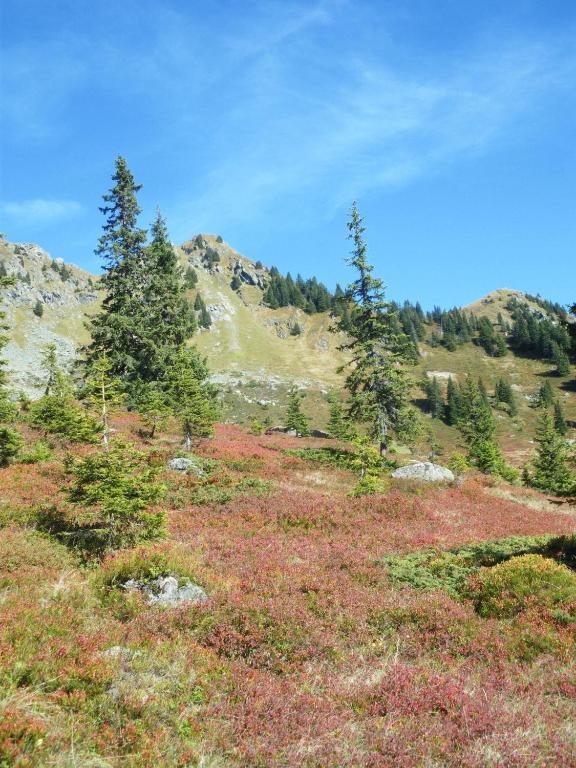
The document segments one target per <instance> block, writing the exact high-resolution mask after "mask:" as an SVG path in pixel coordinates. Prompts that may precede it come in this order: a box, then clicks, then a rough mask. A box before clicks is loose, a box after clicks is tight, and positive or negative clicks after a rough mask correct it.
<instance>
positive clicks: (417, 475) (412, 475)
mask: <svg viewBox="0 0 576 768" xmlns="http://www.w3.org/2000/svg"><path fill="white" fill-rule="evenodd" d="M392 477H394V478H397V479H401V480H421V481H423V482H425V483H452V482H454V473H453V472H451V471H450V470H449V469H447V468H446V467H441V466H440V465H439V464H433V463H432V462H431V461H419V462H417V463H416V464H409V465H408V466H406V467H400V468H399V469H395V470H394V472H392Z"/></svg>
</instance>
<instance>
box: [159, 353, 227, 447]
mask: <svg viewBox="0 0 576 768" xmlns="http://www.w3.org/2000/svg"><path fill="white" fill-rule="evenodd" d="M207 379H208V368H207V366H206V360H205V359H204V358H202V357H201V356H200V355H199V354H198V351H197V350H196V349H195V348H193V347H192V348H190V349H182V350H180V352H179V353H178V355H177V356H176V358H175V359H174V361H173V363H172V364H171V366H170V368H169V369H168V370H167V371H166V378H165V384H164V388H165V392H166V395H167V403H168V404H169V405H170V408H171V411H172V413H173V414H174V416H175V417H176V418H177V419H178V420H179V421H180V423H181V425H182V431H183V433H184V443H185V447H186V449H187V450H190V448H191V446H192V438H194V437H209V436H210V435H211V434H212V431H213V426H214V422H215V421H216V419H217V418H218V407H217V403H216V390H215V388H214V387H213V386H212V385H211V384H210V383H209V382H208V380H207Z"/></svg>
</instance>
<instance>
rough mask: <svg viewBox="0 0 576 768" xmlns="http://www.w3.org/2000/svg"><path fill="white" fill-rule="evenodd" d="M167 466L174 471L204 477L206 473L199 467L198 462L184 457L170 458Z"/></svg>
mask: <svg viewBox="0 0 576 768" xmlns="http://www.w3.org/2000/svg"><path fill="white" fill-rule="evenodd" d="M167 466H168V469H172V470H174V471H175V472H186V473H192V474H194V475H196V476H197V477H204V475H205V474H206V473H205V472H204V470H203V469H202V467H199V466H198V464H196V462H195V461H194V460H193V459H186V458H176V459H170V461H169V462H168V464H167Z"/></svg>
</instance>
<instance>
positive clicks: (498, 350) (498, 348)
mask: <svg viewBox="0 0 576 768" xmlns="http://www.w3.org/2000/svg"><path fill="white" fill-rule="evenodd" d="M477 342H478V344H479V345H480V346H481V347H482V348H483V349H484V350H485V352H486V353H487V354H488V355H490V357H504V355H506V354H507V353H508V347H507V346H506V340H505V339H504V337H503V336H502V334H501V333H497V332H496V330H495V329H494V326H493V325H492V323H491V322H490V320H488V318H487V317H481V318H479V320H478V338H477Z"/></svg>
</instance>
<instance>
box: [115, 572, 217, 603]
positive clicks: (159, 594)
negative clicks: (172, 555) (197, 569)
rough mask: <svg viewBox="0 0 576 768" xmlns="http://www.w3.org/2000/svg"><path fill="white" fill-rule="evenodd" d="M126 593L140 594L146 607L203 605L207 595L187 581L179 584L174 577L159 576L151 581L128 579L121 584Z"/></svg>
mask: <svg viewBox="0 0 576 768" xmlns="http://www.w3.org/2000/svg"><path fill="white" fill-rule="evenodd" d="M123 587H124V589H126V590H127V591H128V592H135V591H137V592H141V593H142V594H143V595H144V596H145V597H146V602H147V603H148V605H166V606H174V605H177V604H178V603H194V604H198V603H205V602H206V600H208V595H207V594H206V592H205V591H204V590H203V589H202V587H199V586H198V585H197V584H193V583H192V582H191V581H190V580H189V579H185V580H184V581H182V582H181V583H179V582H178V579H177V578H176V577H175V576H159V577H158V578H157V579H153V580H152V581H138V580H137V579H129V580H128V581H127V582H125V583H124V584H123Z"/></svg>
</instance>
